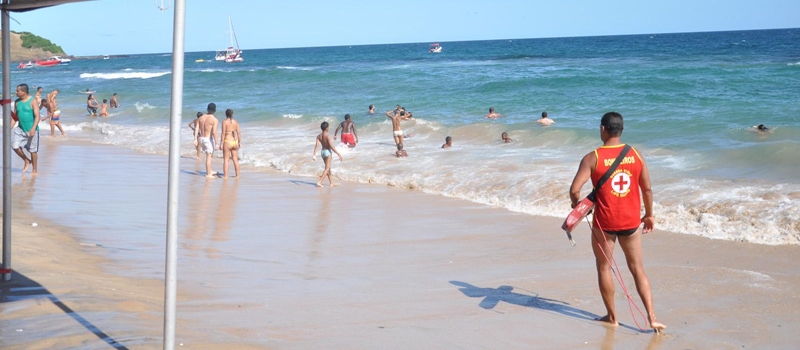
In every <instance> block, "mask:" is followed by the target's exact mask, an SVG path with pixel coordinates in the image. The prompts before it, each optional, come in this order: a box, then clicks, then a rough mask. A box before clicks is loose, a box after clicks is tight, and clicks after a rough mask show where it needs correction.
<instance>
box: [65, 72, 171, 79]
mask: <svg viewBox="0 0 800 350" xmlns="http://www.w3.org/2000/svg"><path fill="white" fill-rule="evenodd" d="M170 73H171V72H125V73H81V75H80V78H81V79H106V80H111V79H150V78H157V77H160V76H164V75H167V74H170Z"/></svg>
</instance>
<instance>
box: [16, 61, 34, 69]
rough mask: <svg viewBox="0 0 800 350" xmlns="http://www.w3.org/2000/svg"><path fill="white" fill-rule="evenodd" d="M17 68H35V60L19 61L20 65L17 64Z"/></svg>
mask: <svg viewBox="0 0 800 350" xmlns="http://www.w3.org/2000/svg"><path fill="white" fill-rule="evenodd" d="M17 68H20V69H25V68H33V62H31V61H28V62H20V63H19V66H17Z"/></svg>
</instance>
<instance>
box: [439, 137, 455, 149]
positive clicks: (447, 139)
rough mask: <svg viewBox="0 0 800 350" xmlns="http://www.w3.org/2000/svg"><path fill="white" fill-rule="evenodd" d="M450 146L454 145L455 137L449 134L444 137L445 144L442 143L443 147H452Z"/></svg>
mask: <svg viewBox="0 0 800 350" xmlns="http://www.w3.org/2000/svg"><path fill="white" fill-rule="evenodd" d="M450 147H453V138H452V137H450V136H448V137H445V138H444V144H443V145H442V148H450Z"/></svg>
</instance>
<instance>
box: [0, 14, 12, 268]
mask: <svg viewBox="0 0 800 350" xmlns="http://www.w3.org/2000/svg"><path fill="white" fill-rule="evenodd" d="M6 3H8V1H7V0H4V1H3V4H4V5H5V4H6ZM0 16H2V17H3V19H2V22H3V23H2V26H3V29H2V31H3V33H2V35H3V102H4V103H3V265H2V269H3V272H4V273H3V281H10V280H11V272H10V270H11V104H10V103H6V102H8V101H9V100H10V99H11V27H10V23H9V20H10V19H11V18H10V17H9V16H8V11H6V10H3V11H2V14H1V15H0Z"/></svg>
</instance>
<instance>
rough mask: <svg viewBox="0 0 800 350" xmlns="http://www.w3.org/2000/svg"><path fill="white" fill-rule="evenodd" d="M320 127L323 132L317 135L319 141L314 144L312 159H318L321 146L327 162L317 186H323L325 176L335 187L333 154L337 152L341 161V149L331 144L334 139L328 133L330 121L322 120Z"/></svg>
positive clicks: (323, 156) (324, 160)
mask: <svg viewBox="0 0 800 350" xmlns="http://www.w3.org/2000/svg"><path fill="white" fill-rule="evenodd" d="M319 127H320V129H322V133H320V134H319V135H317V142H316V143H315V144H314V153H312V156H311V160H317V149H318V148H320V146H321V147H322V151H321V152H320V155H321V156H322V161H323V162H325V170H324V171H322V176H320V177H319V181H318V182H317V187H322V180H324V179H325V176H327V177H328V182H330V183H331V187H333V186H334V184H333V179H331V156H332V155H333V153H336V155H337V156H339V161H340V162H341V161H342V155H341V154H339V151H337V150H336V148H334V147H332V146H331V145H333V141H332V140H331V135H330V134H328V122H322V124H321V125H320V126H319ZM331 152H333V153H331Z"/></svg>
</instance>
